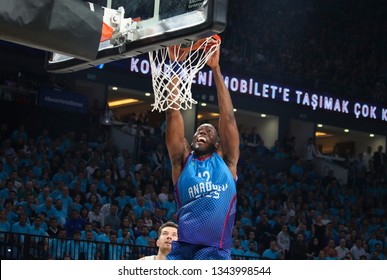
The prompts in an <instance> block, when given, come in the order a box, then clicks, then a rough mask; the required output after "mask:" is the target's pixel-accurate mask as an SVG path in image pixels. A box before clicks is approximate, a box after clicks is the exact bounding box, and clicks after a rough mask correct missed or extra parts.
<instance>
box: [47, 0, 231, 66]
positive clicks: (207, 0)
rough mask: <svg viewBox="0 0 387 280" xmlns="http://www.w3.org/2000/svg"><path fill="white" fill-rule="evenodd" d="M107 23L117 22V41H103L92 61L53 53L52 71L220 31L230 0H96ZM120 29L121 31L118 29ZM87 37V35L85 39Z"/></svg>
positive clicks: (115, 38) (181, 41) (99, 62)
mask: <svg viewBox="0 0 387 280" xmlns="http://www.w3.org/2000/svg"><path fill="white" fill-rule="evenodd" d="M89 2H92V3H94V4H96V5H100V6H103V7H104V19H103V21H104V22H111V21H113V20H115V21H116V23H117V24H116V26H115V30H116V31H115V32H116V33H117V34H118V35H117V34H115V37H114V40H113V39H111V40H108V41H105V42H102V43H101V44H100V46H99V51H98V55H97V57H96V59H95V60H93V61H85V60H81V59H77V58H73V57H71V56H68V54H67V55H63V54H58V53H50V55H49V56H48V57H47V61H46V69H47V71H49V72H55V73H68V72H74V71H78V70H82V69H86V68H90V67H94V66H98V65H100V64H103V63H109V62H111V61H115V60H121V59H125V58H129V57H133V56H137V55H140V54H143V53H148V52H150V51H153V50H155V49H159V48H165V47H166V46H170V45H175V44H179V43H183V42H187V41H194V40H198V39H200V38H204V37H209V36H211V35H213V34H217V33H221V32H222V31H223V30H224V29H225V27H226V23H227V4H228V0H147V1H144V0H99V1H98V0H97V1H89ZM117 30H118V31H119V32H117ZM85 39H86V38H85Z"/></svg>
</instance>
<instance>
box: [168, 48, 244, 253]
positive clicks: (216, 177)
mask: <svg viewBox="0 0 387 280" xmlns="http://www.w3.org/2000/svg"><path fill="white" fill-rule="evenodd" d="M219 52H220V50H219V49H218V50H217V51H216V52H215V53H214V54H213V55H212V57H210V58H209V60H208V61H207V65H208V66H209V67H210V68H211V70H212V72H213V76H214V79H215V84H216V88H217V94H218V102H219V113H220V116H219V124H218V129H219V134H218V132H217V130H216V129H215V127H214V126H213V125H211V124H208V123H206V124H202V125H200V126H199V127H198V128H197V130H196V132H195V134H194V136H193V139H192V143H191V149H190V147H189V146H188V145H186V144H185V138H184V123H183V117H182V115H181V112H180V111H179V110H176V108H175V109H174V108H172V109H169V110H168V111H167V129H166V144H167V148H168V153H169V157H170V159H171V162H172V180H173V183H174V186H175V188H174V192H175V196H176V201H177V204H178V207H179V210H178V212H177V215H178V225H179V229H178V236H179V239H178V241H174V242H173V245H172V250H171V252H170V253H169V254H168V255H167V259H170V260H209V259H214V260H224V259H231V254H230V249H231V235H232V230H233V226H234V220H235V211H236V178H237V175H236V169H237V163H238V159H239V132H238V128H237V124H236V121H235V116H234V111H233V104H232V100H231V97H230V93H229V91H228V89H227V87H226V85H225V83H224V81H223V78H222V74H221V70H220V66H219ZM170 55H173V54H171V53H170ZM172 59H173V58H172ZM221 139H222V141H221ZM191 150H192V151H191Z"/></svg>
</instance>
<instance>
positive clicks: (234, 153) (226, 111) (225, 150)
mask: <svg viewBox="0 0 387 280" xmlns="http://www.w3.org/2000/svg"><path fill="white" fill-rule="evenodd" d="M219 54H220V50H219V49H218V50H217V51H216V52H215V53H214V55H213V56H212V57H210V59H209V60H208V62H207V64H208V65H209V66H210V67H211V69H212V72H213V77H214V79H215V84H216V89H217V94H218V104H219V113H220V114H219V127H218V130H219V136H220V139H221V140H220V148H221V151H222V154H223V160H224V161H225V162H226V164H227V166H228V168H229V169H230V171H231V173H232V175H233V177H234V178H235V179H236V170H237V164H238V159H239V131H238V126H237V123H236V120H235V115H234V106H233V104H232V100H231V96H230V92H229V91H228V89H227V87H226V85H225V83H224V80H223V77H222V73H221V70H220V66H219Z"/></svg>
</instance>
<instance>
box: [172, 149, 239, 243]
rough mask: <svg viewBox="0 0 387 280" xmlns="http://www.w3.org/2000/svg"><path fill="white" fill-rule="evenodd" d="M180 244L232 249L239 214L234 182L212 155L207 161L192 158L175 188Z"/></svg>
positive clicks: (217, 157)
mask: <svg viewBox="0 0 387 280" xmlns="http://www.w3.org/2000/svg"><path fill="white" fill-rule="evenodd" d="M175 195H176V201H177V204H178V207H179V210H178V212H177V216H178V224H179V230H178V234H179V241H182V242H187V243H191V244H202V245H207V246H213V247H218V248H223V249H230V248H231V235H232V230H233V226H234V220H235V211H236V184H235V180H234V178H233V176H232V174H231V172H230V170H229V168H228V167H227V165H226V164H225V162H224V161H223V159H222V158H221V157H220V156H219V155H218V154H217V153H213V154H212V156H209V157H207V158H204V159H198V158H196V157H195V156H194V155H193V154H191V155H189V157H188V159H187V161H186V164H185V166H184V168H183V170H182V173H181V174H180V177H179V180H178V182H177V184H176V186H175Z"/></svg>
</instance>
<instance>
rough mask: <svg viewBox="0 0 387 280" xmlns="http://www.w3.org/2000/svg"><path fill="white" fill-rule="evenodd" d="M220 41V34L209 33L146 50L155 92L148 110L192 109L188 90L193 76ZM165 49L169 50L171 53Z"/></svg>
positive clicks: (191, 99) (191, 100)
mask: <svg viewBox="0 0 387 280" xmlns="http://www.w3.org/2000/svg"><path fill="white" fill-rule="evenodd" d="M220 43H221V39H220V37H219V36H218V35H213V36H212V37H208V38H204V39H200V40H198V41H192V42H189V43H182V44H179V45H175V46H172V47H169V48H168V47H167V48H162V49H158V50H155V51H152V52H149V61H150V65H151V70H152V84H153V91H154V95H155V102H154V103H153V104H152V107H153V108H152V111H154V110H158V111H159V112H162V111H166V110H168V109H174V110H180V109H181V110H187V109H192V105H194V104H197V101H196V100H194V99H193V98H192V93H191V86H192V82H193V79H194V78H195V75H196V74H197V73H198V72H199V70H200V69H202V68H203V67H204V65H206V63H207V60H208V59H209V58H210V57H211V56H212V55H213V54H214V52H215V51H216V50H217V49H218V48H219V45H220ZM168 52H173V55H169V54H168ZM185 56H186V57H185ZM182 57H185V58H184V59H183V58H182ZM172 78H173V79H172Z"/></svg>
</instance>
